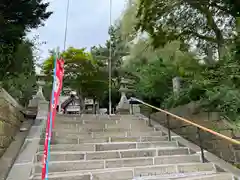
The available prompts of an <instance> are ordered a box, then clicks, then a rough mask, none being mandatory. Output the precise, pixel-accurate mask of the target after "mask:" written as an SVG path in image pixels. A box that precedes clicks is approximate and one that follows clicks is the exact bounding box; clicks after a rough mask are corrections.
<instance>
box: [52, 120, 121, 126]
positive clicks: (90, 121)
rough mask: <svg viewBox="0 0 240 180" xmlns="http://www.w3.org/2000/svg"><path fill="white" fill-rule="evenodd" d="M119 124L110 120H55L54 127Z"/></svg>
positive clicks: (117, 121)
mask: <svg viewBox="0 0 240 180" xmlns="http://www.w3.org/2000/svg"><path fill="white" fill-rule="evenodd" d="M119 122H120V120H111V119H108V120H106V119H104V120H97V119H96V120H83V119H80V120H79V119H76V120H74V119H68V120H66V119H65V120H58V119H56V121H55V123H56V124H55V125H56V126H57V125H66V124H77V125H83V124H85V125H86V124H91V125H94V124H99V125H101V124H118V123H119Z"/></svg>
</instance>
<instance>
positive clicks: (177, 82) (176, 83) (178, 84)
mask: <svg viewBox="0 0 240 180" xmlns="http://www.w3.org/2000/svg"><path fill="white" fill-rule="evenodd" d="M172 83H173V93H174V96H175V97H178V96H179V93H180V90H181V79H180V77H175V78H173V79H172Z"/></svg>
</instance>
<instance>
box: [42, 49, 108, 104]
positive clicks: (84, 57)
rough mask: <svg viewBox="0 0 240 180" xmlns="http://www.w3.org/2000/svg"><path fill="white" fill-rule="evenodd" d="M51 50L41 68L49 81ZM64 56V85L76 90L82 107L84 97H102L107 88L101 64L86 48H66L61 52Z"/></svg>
mask: <svg viewBox="0 0 240 180" xmlns="http://www.w3.org/2000/svg"><path fill="white" fill-rule="evenodd" d="M53 53H54V52H53V51H52V52H51V53H50V57H49V58H48V59H47V60H46V61H45V62H44V64H43V70H44V73H45V74H47V75H48V78H49V79H48V80H49V81H51V79H52V78H51V77H52V70H53V60H54V57H53ZM60 55H61V57H63V58H64V60H65V63H64V86H65V87H69V88H71V89H73V90H76V91H77V94H78V96H79V98H80V101H81V106H82V108H83V107H84V106H83V103H84V98H85V97H90V98H93V99H96V100H99V99H101V98H102V95H103V93H104V91H105V90H106V89H107V74H106V73H105V71H102V68H101V66H99V64H98V63H97V62H96V61H95V60H94V59H93V58H92V55H91V54H90V53H88V52H86V50H85V49H84V48H83V49H76V48H73V47H70V48H68V49H67V50H66V51H65V52H62V53H61V54H60Z"/></svg>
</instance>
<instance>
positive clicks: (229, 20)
mask: <svg viewBox="0 0 240 180" xmlns="http://www.w3.org/2000/svg"><path fill="white" fill-rule="evenodd" d="M219 6H222V4H221V3H217V2H216V1H205V0H196V1H191V0H183V1H180V0H170V1H169V0H160V1H158V0H153V1H147V0H140V4H139V8H138V19H139V23H138V27H137V28H138V29H141V30H142V31H146V32H148V33H149V34H150V36H151V37H152V38H153V45H154V46H156V47H157V46H161V45H164V44H165V43H166V42H168V41H169V40H170V41H171V40H175V39H177V38H180V39H181V40H183V41H185V42H188V43H191V44H192V43H193V42H197V46H198V47H200V49H201V50H202V51H200V52H201V53H204V51H205V49H206V48H207V47H209V46H212V49H217V50H218V54H219V56H220V57H222V56H221V54H223V47H224V46H225V44H226V43H228V42H229V41H232V40H233V36H232V32H233V30H234V27H235V19H234V17H233V15H232V13H230V12H228V8H227V7H226V6H222V8H220V7H219Z"/></svg>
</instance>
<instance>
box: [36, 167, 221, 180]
mask: <svg viewBox="0 0 240 180" xmlns="http://www.w3.org/2000/svg"><path fill="white" fill-rule="evenodd" d="M82 167H83V168H84V169H83V170H80V171H71V170H68V169H66V171H64V172H51V171H50V173H49V176H48V177H49V180H63V179H64V180H72V179H73V180H88V179H87V178H88V177H87V176H84V175H90V178H91V180H113V179H114V180H131V179H133V178H134V177H144V176H145V177H147V176H150V175H155V176H160V175H161V176H165V177H171V175H172V176H173V175H175V177H176V174H177V173H179V174H183V173H193V172H194V173H197V172H205V173H214V172H216V169H215V167H214V165H213V164H212V163H204V164H203V163H183V164H168V165H151V166H143V167H139V166H136V167H122V168H104V164H101V163H99V164H97V165H96V164H95V165H94V168H96V167H97V168H98V169H95V170H92V169H90V168H91V167H90V166H88V165H85V166H84V165H82ZM59 168H61V166H59ZM71 168H74V167H72V166H71ZM51 170H52V169H51ZM84 178H86V179H84ZM37 179H41V176H40V172H39V173H36V175H35V177H34V180H37Z"/></svg>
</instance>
